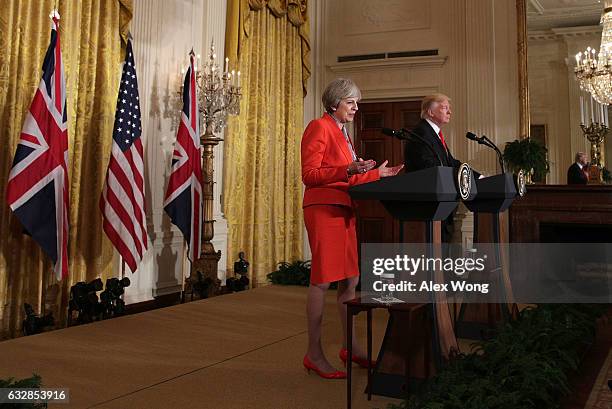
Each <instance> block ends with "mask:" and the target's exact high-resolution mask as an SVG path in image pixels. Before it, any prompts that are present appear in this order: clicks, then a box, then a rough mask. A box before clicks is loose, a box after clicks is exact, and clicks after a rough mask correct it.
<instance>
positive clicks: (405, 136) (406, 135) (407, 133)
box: [382, 128, 444, 166]
mask: <svg viewBox="0 0 612 409" xmlns="http://www.w3.org/2000/svg"><path fill="white" fill-rule="evenodd" d="M382 133H383V134H385V135H388V136H395V137H396V138H397V139H400V140H403V141H406V140H410V139H411V137H412V138H415V139H417V140H419V142H421V143H422V144H423V145H425V146H427V148H429V150H430V151H431V153H433V154H434V156H435V157H436V158H437V159H438V162H440V166H444V162H442V158H440V155H439V154H438V152H436V151H435V150H434V148H433V146H431V144H429V143H428V142H427V141H426V140H425V139H423V137H422V136H421V135H419V134H418V133H416V132H413V131H411V130H409V129H406V128H402V129H399V130H397V131H396V130H393V129H390V128H383V129H382Z"/></svg>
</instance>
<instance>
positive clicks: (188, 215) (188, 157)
mask: <svg viewBox="0 0 612 409" xmlns="http://www.w3.org/2000/svg"><path fill="white" fill-rule="evenodd" d="M190 58H191V59H190V61H191V62H190V65H189V69H188V70H187V73H186V74H185V82H184V86H183V111H182V112H181V123H180V125H179V129H178V132H177V135H176V143H175V144H174V153H173V154H172V171H171V173H170V179H169V181H168V189H167V191H166V198H165V199H164V210H165V211H166V213H168V216H170V219H172V223H174V224H175V225H176V226H177V227H178V228H179V230H180V231H181V232H182V233H183V236H184V237H185V240H186V241H187V244H188V245H189V252H188V257H189V259H190V260H191V261H195V260H197V259H198V258H199V257H200V241H201V236H202V166H201V162H200V126H199V121H198V114H199V113H198V100H197V95H196V79H195V70H194V63H193V61H194V54H193V51H192V52H191V54H190Z"/></svg>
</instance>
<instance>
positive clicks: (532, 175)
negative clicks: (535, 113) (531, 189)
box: [504, 138, 550, 183]
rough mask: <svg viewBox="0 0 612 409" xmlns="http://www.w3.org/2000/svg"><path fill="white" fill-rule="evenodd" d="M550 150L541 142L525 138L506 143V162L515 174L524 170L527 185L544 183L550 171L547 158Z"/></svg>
mask: <svg viewBox="0 0 612 409" xmlns="http://www.w3.org/2000/svg"><path fill="white" fill-rule="evenodd" d="M547 152H548V149H546V147H545V146H544V145H542V144H541V143H540V142H538V141H536V140H534V139H531V138H525V139H520V140H515V141H512V142H508V143H506V147H505V148H504V160H505V161H506V163H507V164H508V168H509V169H510V170H512V171H513V172H515V173H516V172H518V171H519V170H520V169H523V170H524V171H525V173H526V174H527V183H533V182H536V181H537V182H540V181H542V182H544V181H545V179H546V174H547V173H548V172H549V171H550V167H549V162H548V158H547Z"/></svg>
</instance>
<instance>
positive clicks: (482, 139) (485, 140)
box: [465, 132, 506, 173]
mask: <svg viewBox="0 0 612 409" xmlns="http://www.w3.org/2000/svg"><path fill="white" fill-rule="evenodd" d="M465 137H466V138H467V139H469V140H472V141H476V142H478V144H480V145H484V146H486V147H489V148H491V149H493V150H494V151H495V153H497V160H498V161H499V166H500V168H501V172H502V173H505V172H506V171H505V169H504V156H503V155H502V153H501V151H500V150H499V148H498V147H497V145H495V144H494V143H493V141H492V140H490V139H489V138H487V136H486V135H482V136H481V137H480V138H479V137H478V136H476V134H474V133H472V132H468V133H466V134H465Z"/></svg>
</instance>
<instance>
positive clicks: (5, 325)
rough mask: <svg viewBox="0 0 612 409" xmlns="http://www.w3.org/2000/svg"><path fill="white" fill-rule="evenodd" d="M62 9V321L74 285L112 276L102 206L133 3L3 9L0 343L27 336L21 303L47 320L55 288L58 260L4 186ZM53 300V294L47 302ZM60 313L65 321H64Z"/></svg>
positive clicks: (14, 2)
mask: <svg viewBox="0 0 612 409" xmlns="http://www.w3.org/2000/svg"><path fill="white" fill-rule="evenodd" d="M55 6H59V7H58V8H59V13H60V16H61V18H60V39H61V50H62V57H63V61H64V66H65V75H66V88H67V106H68V138H69V148H68V149H69V159H68V160H69V163H68V171H69V182H70V215H69V220H70V236H69V243H68V246H69V247H68V255H69V264H68V265H69V269H70V275H69V277H68V278H67V279H65V280H62V282H60V283H59V291H58V293H57V297H56V300H54V301H56V305H58V306H59V309H58V310H57V311H56V314H54V315H55V318H56V321H57V320H59V321H60V324H61V323H62V322H65V319H66V311H67V300H68V291H69V289H70V286H72V285H73V284H74V283H75V282H78V281H83V280H88V281H89V280H91V279H93V278H96V277H99V276H101V277H103V279H104V278H106V277H108V276H110V275H111V273H112V272H111V262H112V258H113V250H112V246H111V244H110V242H109V241H108V240H107V238H106V235H105V234H104V232H103V230H102V220H101V215H100V211H99V209H98V199H99V197H100V192H101V190H102V184H103V182H104V177H105V174H106V167H107V165H108V159H109V156H110V147H111V143H112V129H113V121H114V112H115V104H116V100H117V92H118V89H119V80H120V75H121V73H120V69H121V62H122V60H123V57H124V55H123V54H124V53H123V52H122V41H121V37H123V38H126V35H127V26H128V23H129V21H130V20H131V18H132V10H133V9H132V0H105V1H99V0H81V1H62V0H53V1H51V0H44V1H42V0H40V1H39V0H26V1H22V0H2V1H1V9H2V13H0V30H1V31H2V33H3V35H2V36H0V49H1V50H2V52H1V53H0V123H2V125H3V126H2V127H1V128H0V140H2V141H3V143H2V144H1V145H0V241H1V244H0V337H2V338H5V337H12V336H16V335H18V334H19V333H20V330H21V321H22V319H23V317H24V313H23V303H24V302H27V303H29V304H31V305H32V306H33V307H34V308H35V310H36V312H39V311H40V308H41V305H42V303H43V302H42V300H43V297H44V296H45V294H47V292H48V290H47V289H48V287H49V286H51V285H52V284H55V283H56V281H55V278H54V277H53V273H52V272H51V270H52V265H51V262H50V260H49V259H48V257H47V256H46V255H44V253H43V252H42V251H41V249H40V247H39V246H38V245H37V244H36V243H35V242H34V241H33V240H32V239H31V238H30V237H28V236H26V235H24V234H22V228H21V226H20V224H19V221H18V220H17V219H16V218H15V217H14V216H13V215H12V214H11V212H10V209H9V208H8V205H7V203H6V182H7V180H8V174H9V171H10V168H11V165H12V161H13V155H14V154H15V149H16V146H17V143H18V141H19V135H20V132H21V128H22V125H23V121H24V119H25V114H26V112H27V110H28V108H29V106H30V103H31V102H32V97H33V96H34V93H35V90H36V89H37V87H38V84H39V82H40V79H41V68H42V63H43V59H44V55H45V52H46V50H47V47H48V45H49V38H50V33H51V24H50V19H49V13H50V12H51V10H52V9H53V8H54V7H55ZM47 295H48V294H47ZM58 314H59V315H58Z"/></svg>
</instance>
